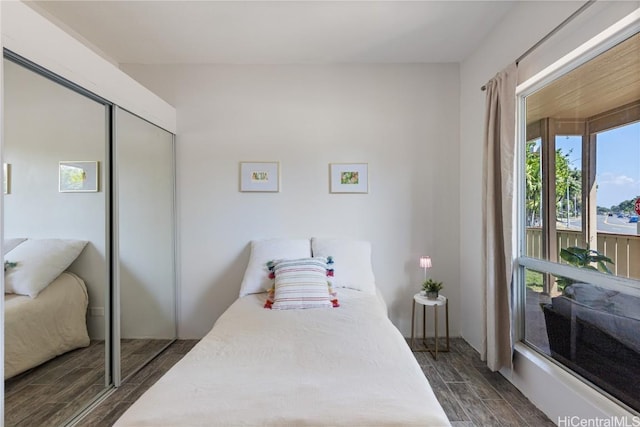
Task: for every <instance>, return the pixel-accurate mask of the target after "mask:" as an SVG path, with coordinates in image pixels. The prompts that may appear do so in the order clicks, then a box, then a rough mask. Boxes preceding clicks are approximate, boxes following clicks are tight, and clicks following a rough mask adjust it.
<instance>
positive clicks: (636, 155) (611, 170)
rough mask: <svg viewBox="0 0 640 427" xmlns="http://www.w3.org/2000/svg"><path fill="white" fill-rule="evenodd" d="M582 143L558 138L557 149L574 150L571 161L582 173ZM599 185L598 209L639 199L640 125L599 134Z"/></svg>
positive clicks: (564, 137) (597, 170)
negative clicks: (634, 198)
mask: <svg viewBox="0 0 640 427" xmlns="http://www.w3.org/2000/svg"><path fill="white" fill-rule="evenodd" d="M580 141H581V138H580V137H577V136H569V137H566V136H558V137H557V138H556V148H560V149H562V152H563V153H568V152H569V150H572V152H571V154H569V161H570V162H571V164H572V166H573V167H576V168H577V169H582V165H581V163H580V157H581V151H582V149H581V143H580ZM596 183H597V185H598V193H597V198H598V202H597V205H598V206H603V207H607V208H610V207H611V206H613V205H617V204H619V203H620V202H622V201H624V200H629V199H631V198H633V197H636V196H639V195H640V122H636V123H633V124H631V125H627V126H622V127H619V128H616V129H612V130H609V131H606V132H601V133H599V134H598V136H597V144H596Z"/></svg>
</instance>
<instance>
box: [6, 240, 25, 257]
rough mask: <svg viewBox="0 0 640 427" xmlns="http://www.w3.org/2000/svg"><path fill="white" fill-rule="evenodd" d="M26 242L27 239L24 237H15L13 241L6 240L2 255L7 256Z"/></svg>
mask: <svg viewBox="0 0 640 427" xmlns="http://www.w3.org/2000/svg"><path fill="white" fill-rule="evenodd" d="M25 240H27V239H25V238H24V237H14V238H11V239H4V242H2V253H3V254H5V255H6V254H7V253H8V252H11V251H12V250H13V248H15V247H16V246H18V245H19V244H20V243H22V242H24V241H25Z"/></svg>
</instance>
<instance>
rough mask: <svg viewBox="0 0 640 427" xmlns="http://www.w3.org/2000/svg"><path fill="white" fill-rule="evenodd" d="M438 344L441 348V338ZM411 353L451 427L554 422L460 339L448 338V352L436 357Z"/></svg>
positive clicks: (442, 343)
mask: <svg viewBox="0 0 640 427" xmlns="http://www.w3.org/2000/svg"><path fill="white" fill-rule="evenodd" d="M418 341H419V340H416V344H417V345H418ZM431 343H432V340H431ZM439 343H440V345H439V348H444V346H445V342H444V340H441V341H439ZM431 345H433V344H431ZM418 348H420V347H418ZM413 354H414V356H415V357H416V359H417V361H418V363H419V364H420V367H421V368H422V372H424V374H425V376H426V377H427V379H428V380H429V383H431V387H432V388H433V391H434V393H435V395H436V397H437V398H438V401H439V402H440V404H441V405H442V407H443V408H444V411H445V413H446V414H447V417H449V420H450V421H451V424H452V425H453V426H459V427H462V426H476V427H484V426H514V427H515V426H517V427H523V426H531V427H534V426H535V427H539V426H554V425H555V424H554V423H552V422H551V421H550V420H549V419H548V418H547V417H546V416H545V415H544V414H543V413H542V411H540V410H539V409H538V408H536V407H535V406H534V405H533V404H532V403H531V402H530V401H529V400H528V399H527V398H526V397H524V395H523V394H522V393H520V391H519V390H518V389H517V388H515V386H513V385H512V384H511V383H510V382H509V381H508V380H507V379H506V378H504V377H503V376H502V375H500V374H499V373H497V372H491V371H490V370H489V368H487V366H486V364H485V363H484V362H482V361H481V360H480V356H479V354H478V353H477V352H476V351H475V350H474V349H473V348H472V347H471V346H470V345H469V344H467V343H466V342H465V341H464V340H463V339H461V338H452V339H451V352H449V353H438V360H434V359H433V357H432V356H431V354H430V353H426V352H424V353H419V352H414V353H413Z"/></svg>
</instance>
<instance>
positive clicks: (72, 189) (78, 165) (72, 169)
mask: <svg viewBox="0 0 640 427" xmlns="http://www.w3.org/2000/svg"><path fill="white" fill-rule="evenodd" d="M98 164H99V162H97V161H82V160H78V161H63V162H60V166H59V175H58V176H59V184H58V191H59V192H61V193H95V192H97V191H98Z"/></svg>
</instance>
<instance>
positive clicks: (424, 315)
mask: <svg viewBox="0 0 640 427" xmlns="http://www.w3.org/2000/svg"><path fill="white" fill-rule="evenodd" d="M426 339H427V306H426V305H423V306H422V345H424V346H425V347H426V346H427V345H426V343H425V340H426Z"/></svg>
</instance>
